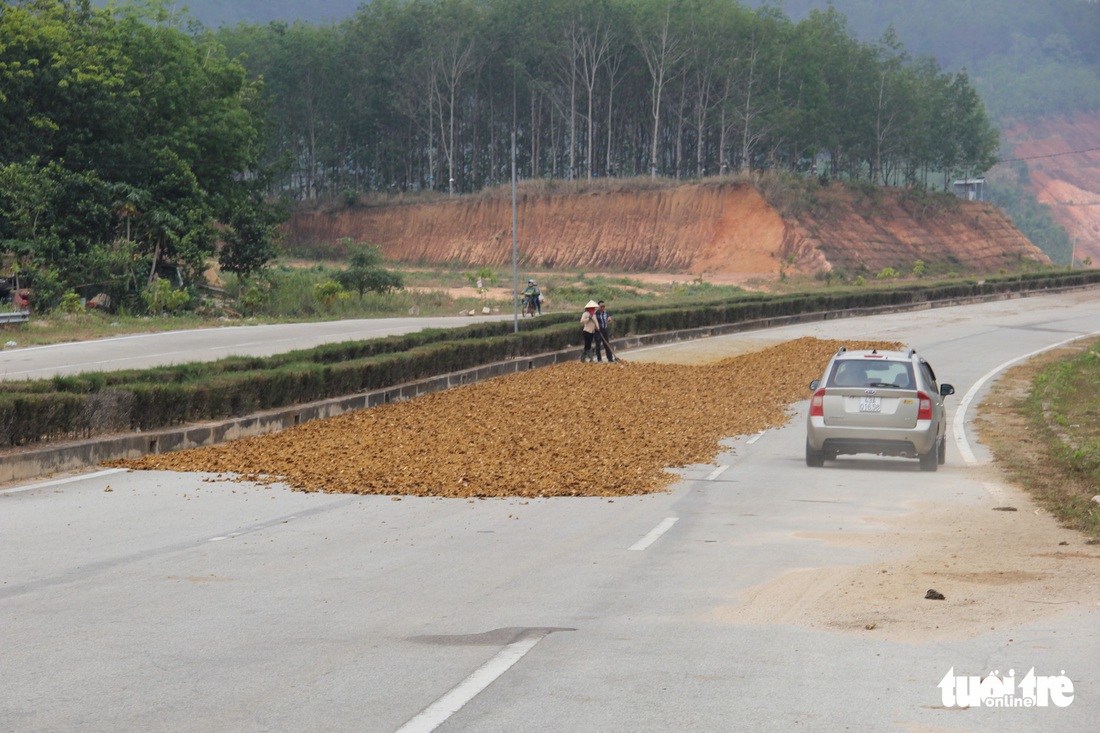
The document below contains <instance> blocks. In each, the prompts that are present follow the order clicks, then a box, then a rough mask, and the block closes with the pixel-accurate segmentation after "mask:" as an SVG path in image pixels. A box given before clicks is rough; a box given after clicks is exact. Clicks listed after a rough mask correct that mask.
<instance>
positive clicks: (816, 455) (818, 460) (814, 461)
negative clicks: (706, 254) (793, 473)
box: [806, 440, 825, 468]
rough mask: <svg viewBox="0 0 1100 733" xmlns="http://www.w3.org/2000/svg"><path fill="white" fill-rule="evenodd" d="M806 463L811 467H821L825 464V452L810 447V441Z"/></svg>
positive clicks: (807, 442)
mask: <svg viewBox="0 0 1100 733" xmlns="http://www.w3.org/2000/svg"><path fill="white" fill-rule="evenodd" d="M806 465H807V466H809V467H810V468H821V467H822V466H824V465H825V454H824V453H823V452H821V451H819V450H814V449H813V448H811V447H810V441H809V440H807V441H806Z"/></svg>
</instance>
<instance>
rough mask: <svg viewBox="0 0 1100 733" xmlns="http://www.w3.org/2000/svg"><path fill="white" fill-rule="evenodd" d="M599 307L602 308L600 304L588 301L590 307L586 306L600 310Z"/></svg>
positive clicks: (587, 306)
mask: <svg viewBox="0 0 1100 733" xmlns="http://www.w3.org/2000/svg"><path fill="white" fill-rule="evenodd" d="M599 307H600V304H599V303H597V302H596V301H594V300H590V301H588V305H586V306H585V308H599Z"/></svg>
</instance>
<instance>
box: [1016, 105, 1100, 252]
mask: <svg viewBox="0 0 1100 733" xmlns="http://www.w3.org/2000/svg"><path fill="white" fill-rule="evenodd" d="M1005 134H1006V137H1007V138H1008V139H1009V140H1010V141H1011V142H1012V143H1013V146H1014V154H1015V156H1016V157H1017V158H1022V159H1024V162H1025V163H1026V164H1027V168H1028V177H1029V179H1030V182H1029V184H1028V185H1029V188H1031V189H1032V191H1033V192H1034V193H1035V197H1036V198H1037V199H1038V200H1039V202H1040V203H1044V204H1046V205H1048V206H1049V207H1050V208H1051V212H1052V213H1053V215H1054V218H1055V220H1056V221H1057V222H1058V223H1059V224H1061V225H1062V227H1064V228H1065V230H1066V231H1067V232H1068V233H1069V237H1070V241H1071V242H1072V243H1073V245H1074V249H1075V254H1076V259H1077V260H1078V261H1081V260H1084V259H1085V258H1086V257H1089V258H1091V259H1092V260H1093V262H1100V115H1097V114H1085V113H1080V114H1078V115H1076V116H1074V117H1072V118H1068V119H1067V118H1047V119H1043V120H1038V121H1034V122H1029V123H1028V124H1027V125H1020V126H1017V127H1015V128H1012V129H1010V130H1007V131H1006V133H1005Z"/></svg>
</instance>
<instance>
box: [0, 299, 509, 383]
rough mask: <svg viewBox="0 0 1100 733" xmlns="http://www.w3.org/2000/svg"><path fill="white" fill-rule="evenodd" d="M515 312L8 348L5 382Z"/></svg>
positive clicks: (3, 357)
mask: <svg viewBox="0 0 1100 733" xmlns="http://www.w3.org/2000/svg"><path fill="white" fill-rule="evenodd" d="M512 318H513V316H512V315H511V314H507V315H488V316H482V315H477V316H441V317H424V318H374V319H357V320H348V321H324V322H320V323H281V324H272V325H258V324H257V325H252V326H224V327H221V328H201V329H195V330H192V331H170V332H166V333H145V334H132V335H129V336H116V337H114V338H107V339H99V340H96V341H80V342H77V343H66V344H52V345H50V346H27V347H22V348H12V347H8V348H5V349H4V350H3V351H0V380H16V379H43V378H48V377H52V376H54V375H65V374H78V373H80V372H106V371H118V370H122V369H144V368H147V367H153V366H162V365H167V364H186V363H188V362H197V361H216V360H218V359H223V358H225V357H227V356H270V355H272V354H281V353H284V352H287V351H294V350H296V349H309V348H312V347H314V346H319V345H321V344H330V343H340V342H342V341H359V340H364V339H373V338H382V337H384V336H393V335H399V334H405V333H414V332H416V331H422V330H424V329H426V328H451V327H457V326H465V325H468V324H470V323H476V322H480V321H499V320H512Z"/></svg>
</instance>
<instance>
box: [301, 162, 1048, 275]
mask: <svg viewBox="0 0 1100 733" xmlns="http://www.w3.org/2000/svg"><path fill="white" fill-rule="evenodd" d="M516 208H517V241H518V249H519V254H520V258H521V260H522V262H523V263H524V266H525V267H527V268H531V269H536V268H537V269H551V268H552V269H570V270H574V269H575V270H583V271H605V272H643V271H661V272H678V273H689V274H693V275H706V274H738V275H742V276H748V277H761V278H772V277H777V276H778V275H779V273H780V271H781V270H786V271H787V272H809V273H813V272H822V271H828V270H831V269H834V268H841V269H843V270H844V271H845V272H848V273H855V272H878V271H879V270H881V269H882V268H884V267H894V268H895V269H899V270H901V269H904V270H908V269H910V268H911V267H912V265H913V263H914V262H915V261H916V260H922V261H923V262H925V263H926V265H927V266H929V267H937V266H938V267H940V268H941V269H945V270H954V271H958V272H967V271H990V270H997V269H1000V268H1015V267H1018V266H1019V265H1020V263H1022V262H1024V261H1033V262H1043V263H1045V262H1048V260H1047V258H1046V256H1045V255H1043V254H1042V253H1041V252H1040V251H1039V250H1038V249H1037V248H1036V247H1035V246H1034V245H1032V244H1031V243H1030V242H1029V241H1028V240H1027V239H1026V238H1025V237H1024V236H1023V235H1022V234H1021V233H1020V232H1019V231H1018V230H1017V229H1016V228H1015V227H1014V226H1013V225H1012V223H1011V222H1010V221H1009V220H1008V219H1007V218H1006V217H1005V215H1004V214H1003V213H1002V212H1001V211H1000V210H999V209H997V208H996V207H994V206H992V205H990V204H986V203H982V202H972V201H963V200H952V201H951V202H949V204H948V205H946V206H944V205H940V206H929V205H926V203H923V202H920V201H914V200H911V199H910V198H907V197H906V195H905V194H904V193H902V192H899V191H897V190H892V189H878V190H876V191H875V192H873V193H872V194H870V195H861V194H860V193H859V192H853V191H850V190H847V189H843V188H840V187H833V188H830V189H829V190H828V191H826V192H824V193H823V194H821V195H820V197H819V198H818V200H817V202H816V203H815V204H814V205H812V206H804V207H801V208H802V210H801V211H800V212H798V213H796V214H792V215H788V216H787V217H786V218H785V217H784V216H783V215H781V214H780V213H779V211H777V210H776V209H775V208H773V207H772V206H770V205H769V204H768V203H767V202H766V201H765V200H764V198H763V197H762V196H761V195H760V194H759V193H758V192H757V191H756V189H755V188H753V187H752V186H750V185H748V184H744V183H728V182H723V183H703V184H685V185H682V186H678V187H673V188H666V189H650V190H635V189H631V188H629V187H626V186H623V187H620V188H612V189H608V190H601V191H594V192H588V193H581V194H574V195H563V194H541V195H535V194H530V193H528V194H524V195H521V196H520V197H519V198H518V199H517V206H516ZM286 234H287V241H288V243H289V244H291V245H294V244H296V243H299V242H335V241H337V240H339V239H341V238H343V237H348V238H351V239H353V240H355V241H365V242H371V243H374V244H378V245H381V247H382V249H383V252H384V253H385V256H386V258H387V259H389V260H392V261H396V262H404V263H409V264H422V263H442V264H453V263H461V264H462V265H464V266H504V265H507V264H510V263H511V261H512V203H511V200H510V198H507V197H501V198H491V197H470V198H464V197H461V198H455V199H450V200H446V201H442V202H439V203H431V204H417V205H400V206H389V207H349V208H343V209H339V210H335V211H315V212H299V213H297V214H296V215H295V216H294V217H293V219H292V220H291V222H290V223H289V225H288V226H287V231H286Z"/></svg>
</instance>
